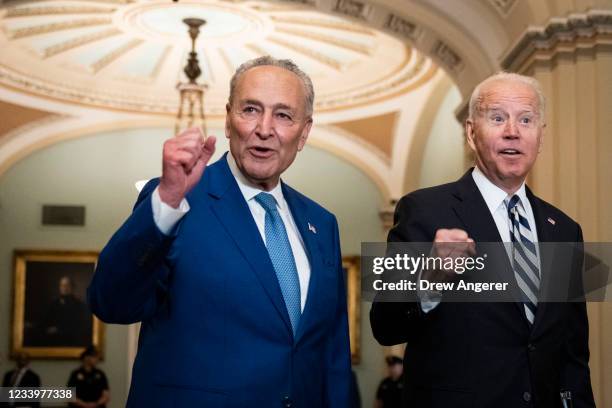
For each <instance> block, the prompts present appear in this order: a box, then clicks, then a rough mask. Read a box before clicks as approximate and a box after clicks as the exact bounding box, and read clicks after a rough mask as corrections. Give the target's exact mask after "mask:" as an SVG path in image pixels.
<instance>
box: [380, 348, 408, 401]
mask: <svg viewBox="0 0 612 408" xmlns="http://www.w3.org/2000/svg"><path fill="white" fill-rule="evenodd" d="M386 361H387V367H388V369H389V376H388V377H387V378H385V379H384V380H382V382H381V383H380V385H379V386H378V390H377V391H376V404H375V406H376V408H400V407H401V404H402V391H403V387H404V385H403V383H402V373H403V371H404V364H403V361H402V359H401V358H399V357H397V356H389V357H387V358H386Z"/></svg>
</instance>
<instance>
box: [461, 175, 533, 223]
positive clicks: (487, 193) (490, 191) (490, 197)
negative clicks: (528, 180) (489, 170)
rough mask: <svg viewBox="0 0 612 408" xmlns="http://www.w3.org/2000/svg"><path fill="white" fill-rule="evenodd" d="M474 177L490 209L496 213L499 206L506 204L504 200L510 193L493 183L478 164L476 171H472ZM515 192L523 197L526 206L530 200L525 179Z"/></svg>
mask: <svg viewBox="0 0 612 408" xmlns="http://www.w3.org/2000/svg"><path fill="white" fill-rule="evenodd" d="M472 178H473V179H474V182H475V183H476V186H477V187H478V190H480V194H482V197H483V198H484V200H485V202H486V203H487V207H488V208H489V211H490V212H491V214H493V213H495V211H497V209H498V208H499V206H500V205H503V204H504V200H505V199H506V198H507V197H508V193H506V192H505V191H504V190H502V189H501V188H499V187H497V186H496V185H495V184H493V183H492V182H491V180H489V179H488V178H487V176H485V175H484V173H483V172H482V171H481V170H480V169H479V168H478V166H475V167H474V171H472ZM514 194H516V195H518V196H519V198H520V199H521V204H522V205H523V207H525V206H526V205H527V203H528V201H527V193H526V189H525V182H524V181H523V183H522V184H521V187H520V188H519V189H518V190H517V191H516V192H515V193H514ZM514 194H513V195H514Z"/></svg>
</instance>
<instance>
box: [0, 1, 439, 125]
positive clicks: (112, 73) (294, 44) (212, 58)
mask: <svg viewBox="0 0 612 408" xmlns="http://www.w3.org/2000/svg"><path fill="white" fill-rule="evenodd" d="M186 17H198V18H203V19H205V20H207V22H208V23H207V24H206V25H205V26H203V27H202V30H201V34H200V37H199V39H198V45H197V50H198V53H199V61H200V65H201V67H202V71H203V75H202V77H201V78H200V79H199V80H200V82H204V83H206V84H207V85H208V87H209V88H208V91H207V94H206V99H205V102H206V103H205V106H206V110H207V112H208V113H209V114H212V115H215V114H216V115H223V113H224V105H225V102H226V101H227V95H228V83H229V78H230V77H231V75H232V73H233V72H234V71H235V69H236V68H237V67H238V65H240V64H241V63H242V62H244V61H246V60H248V59H251V58H254V57H257V56H261V55H265V54H270V55H273V56H276V57H283V58H291V59H293V60H294V61H295V62H296V63H297V64H298V65H299V66H301V67H302V68H303V69H304V70H305V71H306V72H308V73H309V74H310V75H311V77H312V79H313V82H314V84H315V89H316V90H317V98H316V110H317V111H318V112H323V111H330V110H332V111H336V110H342V109H347V108H351V107H354V106H359V105H364V104H371V103H374V102H377V101H381V100H384V99H388V98H391V97H393V96H397V95H400V94H402V93H406V92H409V91H410V90H411V89H413V88H415V87H417V86H418V85H419V84H421V83H423V82H424V81H426V80H427V79H428V78H430V77H431V76H432V75H433V73H434V72H435V69H436V68H435V65H434V64H433V63H432V61H431V60H430V59H429V58H427V57H425V56H424V55H422V54H421V53H419V52H418V51H416V50H415V49H413V48H412V47H411V46H410V45H409V43H406V42H405V41H401V40H399V39H397V38H395V37H393V36H391V35H389V34H386V33H384V32H382V31H379V30H375V29H372V28H369V27H367V26H366V25H363V24H360V23H359V22H353V21H349V20H346V19H344V18H341V17H337V16H333V15H330V14H327V13H322V12H319V11H317V10H316V9H314V8H313V7H311V6H307V5H302V4H292V3H270V2H265V1H226V0H225V1H224V0H205V1H194V0H191V1H188V0H183V1H181V2H180V3H173V2H170V1H168V0H153V1H127V2H124V1H90V0H59V1H58V0H55V1H20V2H15V3H9V4H8V6H7V7H6V8H5V9H4V10H3V13H2V16H1V20H0V25H1V28H2V32H1V33H0V47H1V48H2V53H1V54H0V83H1V84H4V85H6V86H10V87H12V88H17V89H19V90H22V91H25V92H28V93H31V94H35V95H40V96H43V97H49V98H54V99H59V100H63V101H67V102H71V103H75V104H83V105H93V106H96V107H100V108H110V109H117V110H125V111H132V112H145V113H156V114H159V113H161V114H164V113H165V114H174V113H175V112H176V109H177V104H178V94H177V91H176V89H175V87H176V84H177V82H178V81H185V80H186V79H185V78H184V74H183V73H182V67H183V65H184V64H185V60H186V56H187V53H188V52H189V50H190V40H189V37H188V35H187V26H186V25H185V24H183V23H182V19H183V18H186Z"/></svg>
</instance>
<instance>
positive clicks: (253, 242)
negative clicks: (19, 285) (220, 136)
mask: <svg viewBox="0 0 612 408" xmlns="http://www.w3.org/2000/svg"><path fill="white" fill-rule="evenodd" d="M313 99H314V92H313V88H312V83H311V81H310V79H309V78H308V76H306V74H304V73H303V72H302V71H301V70H300V69H299V68H298V67H297V66H296V65H295V64H293V63H292V62H291V61H288V60H276V59H273V58H271V57H262V58H258V59H256V60H252V61H249V62H247V63H245V64H243V65H242V66H241V67H239V68H238V70H237V71H236V73H235V75H234V76H233V78H232V80H231V84H230V97H229V101H228V104H227V107H226V109H227V118H226V124H225V134H226V137H227V138H228V139H229V144H230V152H229V154H227V153H226V154H225V155H224V156H223V157H222V158H221V159H220V160H219V161H217V162H216V163H214V164H212V165H211V166H209V167H206V165H207V163H208V161H209V159H210V157H211V156H212V154H213V152H214V146H215V139H214V137H212V136H211V137H208V138H207V139H206V141H202V136H201V133H200V131H199V130H197V129H190V130H187V131H186V132H184V133H183V134H180V135H179V136H178V137H176V138H174V139H171V140H168V141H167V142H166V143H165V144H164V149H163V170H162V176H161V178H160V179H159V180H154V181H151V182H150V183H148V185H147V186H146V187H145V188H144V189H143V191H142V193H141V194H140V197H139V199H138V202H137V204H136V206H135V208H134V212H133V213H132V215H131V216H130V217H129V218H128V220H127V221H126V222H125V224H124V225H123V226H122V227H121V228H120V229H119V231H118V232H117V233H116V234H115V235H114V236H113V237H112V239H111V240H110V242H109V243H108V245H107V246H106V247H105V248H104V250H103V251H102V253H101V255H100V259H99V264H98V267H97V270H96V273H95V275H94V278H93V281H92V283H91V286H90V288H89V292H88V293H89V302H90V305H91V307H92V310H93V311H94V313H95V314H96V315H97V316H98V317H100V318H101V319H102V320H104V321H107V322H113V323H126V324H127V323H133V322H138V321H141V322H142V326H141V331H140V339H139V347H138V354H137V357H136V361H135V363H134V374H133V378H132V385H131V388H130V394H129V399H128V404H127V405H128V406H131V407H170V406H181V407H182V406H185V407H227V408H230V407H300V408H301V407H303V408H311V407H334V408H335V407H347V406H348V401H349V383H350V352H349V339H348V327H347V326H348V323H347V311H346V294H345V286H344V282H343V273H342V262H341V254H340V242H339V236H338V225H337V222H336V219H335V217H334V216H333V215H332V214H331V213H329V212H328V211H326V210H325V209H323V208H322V207H321V206H319V205H318V204H316V203H315V202H313V201H311V200H310V199H308V198H307V197H305V196H303V195H302V194H300V193H298V192H297V191H295V190H293V189H292V188H291V187H289V186H287V185H286V184H284V183H283V182H282V181H281V180H280V176H281V174H282V173H283V172H284V171H285V170H286V169H287V168H288V167H289V166H290V165H291V163H292V162H293V160H294V159H295V157H296V154H297V152H298V151H300V150H302V148H303V147H304V144H305V143H306V139H307V137H308V133H309V131H310V128H311V125H312V111H313Z"/></svg>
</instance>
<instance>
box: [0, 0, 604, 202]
mask: <svg viewBox="0 0 612 408" xmlns="http://www.w3.org/2000/svg"><path fill="white" fill-rule="evenodd" d="M605 2H606V3H608V2H609V0H606V1H605ZM600 3H603V2H602V1H599V2H598V1H596V0H585V1H583V2H581V6H580V8H579V9H577V7H578V6H576V5H575V2H571V1H564V2H562V4H560V2H557V1H556V0H545V1H539V0H475V1H470V2H459V1H444V0H282V1H274V0H180V2H179V3H175V2H172V1H171V0H43V1H31V0H8V1H7V0H4V1H2V0H0V49H1V50H2V52H0V103H1V104H2V105H1V106H0V107H1V108H2V112H1V113H0V120H2V121H3V122H4V123H7V124H8V125H7V126H5V128H6V129H4V128H3V130H2V134H0V175H1V174H2V172H3V171H5V170H6V169H7V168H8V167H10V165H11V164H12V163H14V162H15V161H16V160H19V159H20V158H22V157H25V155H27V154H29V153H30V152H32V151H34V150H36V149H40V148H43V147H44V146H47V145H49V144H51V143H55V142H57V141H60V140H66V139H68V138H71V137H80V136H82V135H85V134H88V133H91V132H92V131H96V130H100V129H110V128H132V127H136V126H148V125H151V126H158V125H163V126H166V125H168V124H171V123H172V121H173V119H172V116H173V115H174V113H175V111H176V110H177V107H178V95H177V91H176V89H175V86H176V83H177V82H178V81H181V80H184V78H183V74H182V67H183V65H184V64H185V60H186V53H187V52H188V50H189V46H190V44H189V40H188V37H187V34H186V30H187V28H186V26H184V25H183V24H182V23H181V22H180V20H181V19H182V18H184V17H187V16H189V17H200V18H204V19H206V20H208V24H207V25H206V26H204V27H203V29H202V33H201V35H200V38H199V41H198V52H199V56H200V63H201V66H202V68H203V71H204V75H203V77H202V78H201V81H205V82H206V83H207V84H208V86H209V89H208V91H207V96H206V111H207V113H208V115H209V118H210V119H211V122H212V123H213V125H214V126H217V127H219V126H222V120H223V114H224V109H223V106H224V104H225V101H226V100H227V94H228V82H229V78H230V76H231V74H232V72H233V71H234V69H235V68H236V67H237V66H238V65H239V64H240V63H241V62H243V61H245V60H247V59H250V58H253V57H256V56H259V55H263V54H271V55H273V56H276V57H282V58H291V59H293V60H294V61H296V62H297V63H298V65H300V66H301V67H303V68H304V69H305V70H306V71H307V72H308V73H309V74H310V75H311V77H312V78H313V82H314V85H315V90H316V93H317V96H316V106H315V128H314V131H313V137H311V140H312V142H313V143H315V145H316V146H319V147H322V148H325V149H327V150H330V151H332V152H333V153H334V154H336V155H338V156H340V157H343V158H345V159H347V160H348V161H350V162H352V163H353V164H355V165H357V166H358V167H359V168H361V169H363V170H364V171H365V172H366V173H367V174H369V175H370V176H371V177H372V178H373V179H374V180H376V182H377V184H378V185H379V186H380V187H381V191H383V194H384V196H385V197H397V196H399V195H401V193H402V192H403V191H404V186H405V184H404V178H406V177H405V172H406V171H407V169H408V167H407V161H408V158H409V157H412V156H411V151H412V150H414V144H415V140H417V139H419V138H422V137H423V135H422V134H420V133H423V130H422V129H421V127H419V126H418V124H419V123H421V122H424V121H425V122H426V121H427V117H431V116H432V115H433V113H432V112H431V110H432V109H435V106H434V105H436V104H433V103H432V101H434V100H438V99H440V98H441V95H443V94H444V93H445V92H447V91H448V90H449V89H450V87H453V86H457V87H458V88H459V90H460V92H461V94H462V95H463V97H464V103H465V98H467V97H468V96H469V94H470V92H471V90H472V88H473V86H474V85H475V84H476V83H478V82H479V81H480V80H482V79H483V78H484V77H486V76H487V75H489V74H491V73H492V72H494V71H496V70H498V69H500V67H501V66H502V65H503V64H502V63H501V61H502V60H503V59H504V58H505V57H504V56H507V55H508V53H509V52H510V51H512V50H513V48H514V47H515V46H516V45H517V44H518V43H519V40H520V38H521V37H524V36H525V33H527V31H528V30H529V27H531V26H532V25H534V24H535V25H536V26H540V27H544V26H543V24H546V23H547V22H550V21H553V20H554V18H556V17H558V16H566V15H568V13H571V12H575V11H578V12H581V11H587V10H589V9H591V8H593V7H597V6H601V4H600ZM438 67H441V68H442V69H438ZM432 106H433V107H432ZM7 115H10V116H19V117H20V119H17V120H6V116H7ZM24 118H29V119H28V120H26V119H24ZM15 126H17V128H13V127H15ZM92 129H93V130H92ZM5 130H6V132H5ZM411 160H412V159H411Z"/></svg>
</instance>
